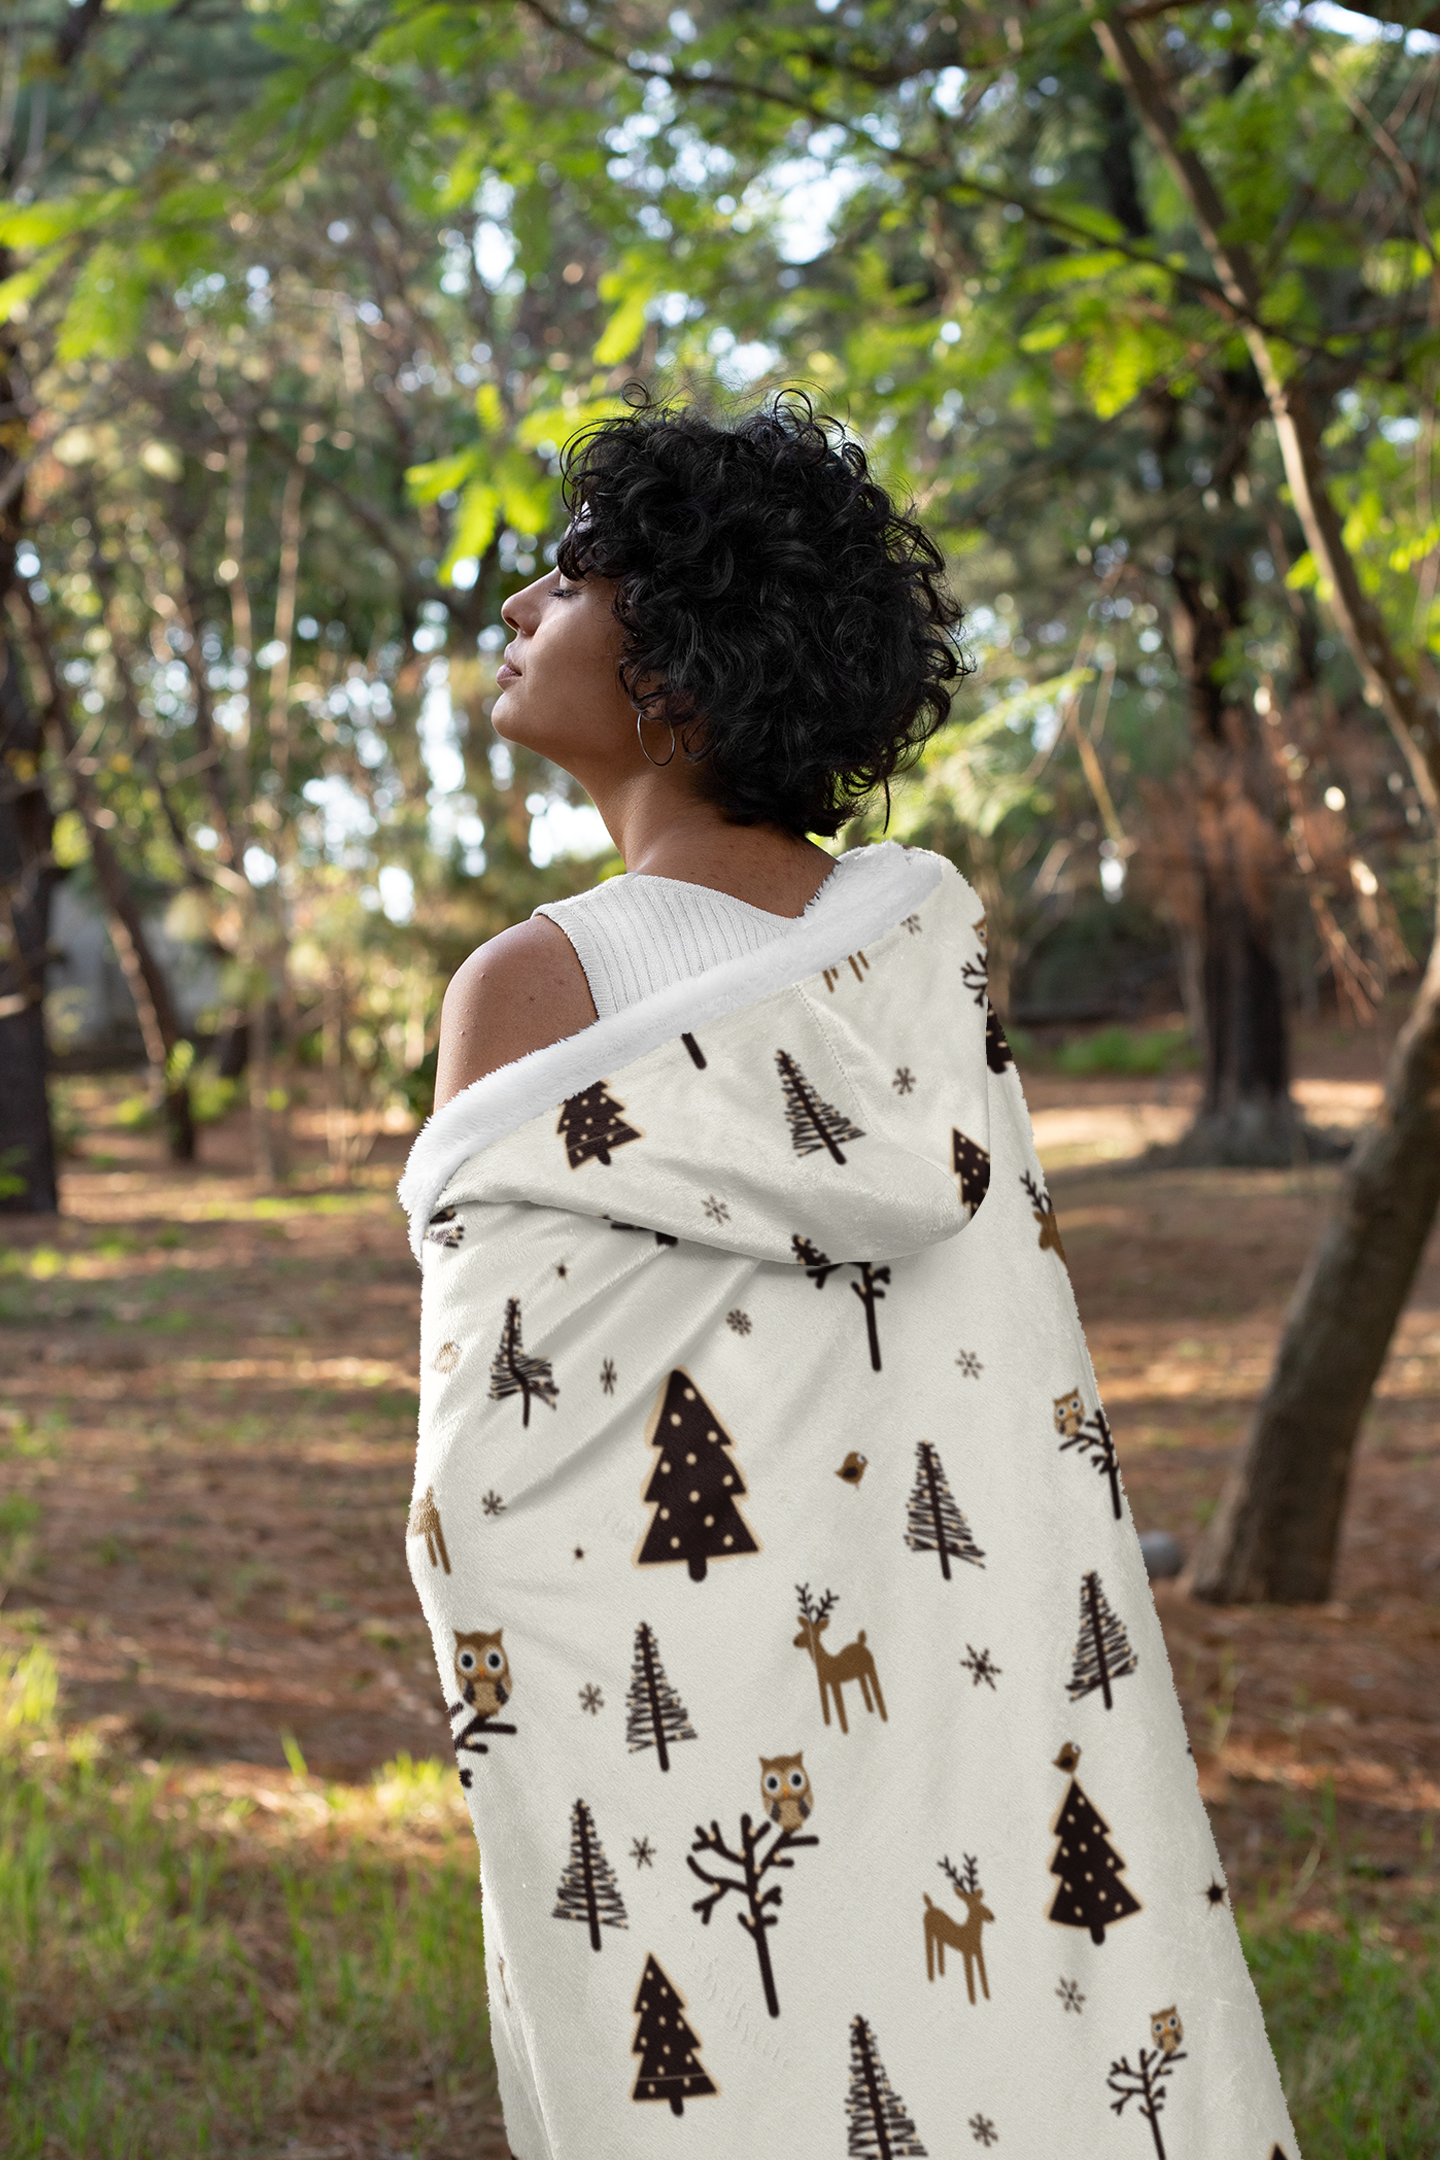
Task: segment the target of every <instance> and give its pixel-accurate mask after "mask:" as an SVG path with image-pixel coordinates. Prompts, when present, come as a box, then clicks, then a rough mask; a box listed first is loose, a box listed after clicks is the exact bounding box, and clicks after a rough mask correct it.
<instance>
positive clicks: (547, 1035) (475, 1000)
mask: <svg viewBox="0 0 1440 2160" xmlns="http://www.w3.org/2000/svg"><path fill="white" fill-rule="evenodd" d="M594 1019H595V1004H594V1000H593V999H592V997H591V995H590V985H589V983H588V982H587V981H586V978H585V970H584V968H583V967H582V966H581V965H580V962H579V960H578V958H577V957H576V953H575V948H574V946H573V945H572V944H571V942H570V940H569V938H568V937H566V935H565V933H564V931H563V930H562V929H561V928H560V927H559V925H558V924H557V923H553V922H551V921H550V920H549V918H548V917H547V916H544V915H532V916H531V917H530V919H529V921H528V922H520V923H514V924H512V925H511V927H510V928H509V929H508V930H502V931H501V932H500V933H499V935H498V936H496V937H493V938H487V939H486V941H485V943H484V944H483V945H481V946H478V947H477V948H476V950H475V951H474V952H473V953H471V955H470V957H469V959H468V960H466V961H465V962H464V963H463V964H462V965H461V966H460V967H459V968H457V969H456V971H455V974H454V975H453V977H452V978H451V981H450V987H449V989H448V990H447V991H446V992H445V1004H444V1008H443V1010H442V1013H441V1019H440V1052H439V1057H438V1060H437V1065H436V1075H435V1107H436V1108H437V1109H439V1107H440V1105H441V1104H442V1103H445V1102H448V1101H449V1099H450V1097H451V1096H452V1095H458V1094H459V1093H460V1091H461V1089H462V1088H466V1087H469V1085H470V1083H471V1082H472V1081H473V1080H483V1079H484V1077H485V1075H486V1074H487V1073H492V1072H495V1071H496V1070H497V1069H498V1068H499V1067H500V1066H501V1065H511V1064H513V1063H514V1062H515V1060H516V1059H517V1058H522V1057H528V1056H529V1054H530V1052H531V1051H532V1050H544V1049H546V1048H547V1047H548V1045H549V1044H551V1043H554V1042H561V1041H563V1040H564V1038H565V1037H566V1036H567V1035H578V1034H579V1032H580V1030H581V1029H582V1028H587V1027H589V1026H590V1025H591V1023H592V1022H593V1020H594Z"/></svg>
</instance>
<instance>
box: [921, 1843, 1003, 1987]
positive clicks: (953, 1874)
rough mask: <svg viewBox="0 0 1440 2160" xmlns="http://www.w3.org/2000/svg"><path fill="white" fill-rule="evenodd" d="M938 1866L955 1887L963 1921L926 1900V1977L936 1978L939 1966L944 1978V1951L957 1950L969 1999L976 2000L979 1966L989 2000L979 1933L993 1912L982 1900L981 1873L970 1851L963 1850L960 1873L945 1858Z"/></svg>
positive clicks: (983, 1896) (929, 1978) (981, 1981)
mask: <svg viewBox="0 0 1440 2160" xmlns="http://www.w3.org/2000/svg"><path fill="white" fill-rule="evenodd" d="M939 1865H940V1866H941V1867H942V1868H943V1869H944V1870H945V1873H946V1874H947V1875H948V1876H949V1878H950V1880H951V1882H952V1883H953V1884H954V1886H955V1895H956V1897H958V1898H959V1899H960V1901H961V1903H962V1904H963V1905H964V1907H965V1918H964V1919H963V1920H955V1919H952V1918H951V1916H950V1914H949V1913H948V1912H947V1911H946V1910H945V1909H944V1907H943V1906H940V1905H935V1904H932V1903H931V1901H930V1899H929V1898H928V1897H927V1898H926V1900H925V1977H926V1979H927V1980H933V1979H934V1978H935V1971H936V1967H937V1965H938V1967H939V1971H940V1978H941V1979H942V1980H943V1979H944V1977H945V1952H946V1950H947V1949H950V1950H958V1951H959V1952H960V1954H961V1956H962V1957H963V1958H964V1960H965V1986H966V1988H967V1989H968V1991H969V1995H970V2000H971V2002H972V2003H973V2002H974V2000H975V1972H976V1968H977V1967H978V1968H979V1972H980V1986H981V1988H982V1989H983V1990H984V1995H985V2000H986V2002H989V2000H990V1983H989V1981H988V1980H987V1979H986V1977H985V1952H984V1949H983V1948H982V1947H981V1942H980V1934H981V1930H982V1929H983V1927H984V1925H985V1922H986V1921H987V1920H993V1919H994V1918H995V1915H994V1913H993V1912H991V1910H990V1908H989V1906H988V1905H987V1904H986V1903H985V1893H984V1891H983V1890H982V1889H981V1887H980V1876H979V1872H978V1870H977V1868H976V1865H975V1856H974V1854H973V1853H966V1855H965V1866H964V1870H963V1872H962V1871H961V1870H960V1869H958V1868H956V1867H954V1866H953V1865H952V1864H951V1862H950V1860H949V1859H948V1858H947V1859H944V1860H942V1861H940V1863H939Z"/></svg>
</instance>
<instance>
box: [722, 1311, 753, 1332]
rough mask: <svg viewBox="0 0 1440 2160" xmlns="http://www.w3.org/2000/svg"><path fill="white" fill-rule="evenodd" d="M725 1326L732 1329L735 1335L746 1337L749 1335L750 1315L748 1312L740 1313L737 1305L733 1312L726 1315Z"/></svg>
mask: <svg viewBox="0 0 1440 2160" xmlns="http://www.w3.org/2000/svg"><path fill="white" fill-rule="evenodd" d="M725 1325H726V1327H728V1328H733V1329H734V1331H735V1333H736V1334H737V1335H748V1334H749V1333H750V1315H749V1313H748V1312H741V1310H740V1308H739V1306H738V1305H737V1306H736V1307H735V1310H734V1311H733V1312H727V1313H726V1315H725Z"/></svg>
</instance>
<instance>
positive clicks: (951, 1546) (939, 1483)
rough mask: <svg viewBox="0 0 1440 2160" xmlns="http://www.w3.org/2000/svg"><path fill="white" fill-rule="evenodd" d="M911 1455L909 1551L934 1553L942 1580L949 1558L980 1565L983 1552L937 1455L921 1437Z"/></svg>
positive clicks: (983, 1563)
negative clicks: (912, 1464) (971, 1532)
mask: <svg viewBox="0 0 1440 2160" xmlns="http://www.w3.org/2000/svg"><path fill="white" fill-rule="evenodd" d="M915 1458H916V1464H915V1486H914V1490H913V1491H912V1492H911V1495H910V1509H909V1514H908V1516H907V1521H908V1524H909V1527H908V1529H907V1530H906V1532H905V1543H906V1544H907V1545H908V1546H909V1547H910V1550H911V1552H933V1553H938V1554H939V1555H940V1572H941V1574H942V1575H943V1576H944V1578H945V1580H946V1582H949V1580H950V1562H951V1561H952V1560H968V1561H970V1563H971V1564H972V1566H974V1567H984V1565H985V1555H984V1553H983V1552H982V1551H981V1549H980V1547H979V1546H978V1545H977V1544H976V1543H975V1540H974V1538H973V1537H972V1536H971V1535H970V1525H969V1524H968V1523H967V1522H966V1520H965V1517H964V1516H963V1515H962V1514H961V1512H960V1510H959V1508H958V1507H957V1506H956V1504H955V1495H954V1494H953V1493H952V1492H951V1490H950V1486H949V1483H948V1481H947V1479H946V1476H945V1466H944V1464H943V1463H942V1462H941V1460H940V1457H939V1454H938V1453H937V1452H936V1450H935V1449H934V1448H933V1447H932V1446H931V1445H930V1442H929V1441H928V1440H922V1441H921V1442H920V1445H919V1446H918V1447H917V1448H916V1450H915Z"/></svg>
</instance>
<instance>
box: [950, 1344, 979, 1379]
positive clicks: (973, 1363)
mask: <svg viewBox="0 0 1440 2160" xmlns="http://www.w3.org/2000/svg"><path fill="white" fill-rule="evenodd" d="M955 1363H956V1364H957V1365H958V1366H959V1368H960V1370H961V1372H962V1373H963V1374H964V1376H965V1378H966V1379H967V1380H978V1379H979V1377H980V1375H981V1373H982V1372H984V1370H985V1367H984V1366H983V1365H982V1364H981V1362H980V1360H979V1358H978V1357H976V1355H975V1352H974V1351H973V1350H962V1351H961V1352H960V1355H959V1357H957V1358H956V1360H955Z"/></svg>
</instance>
